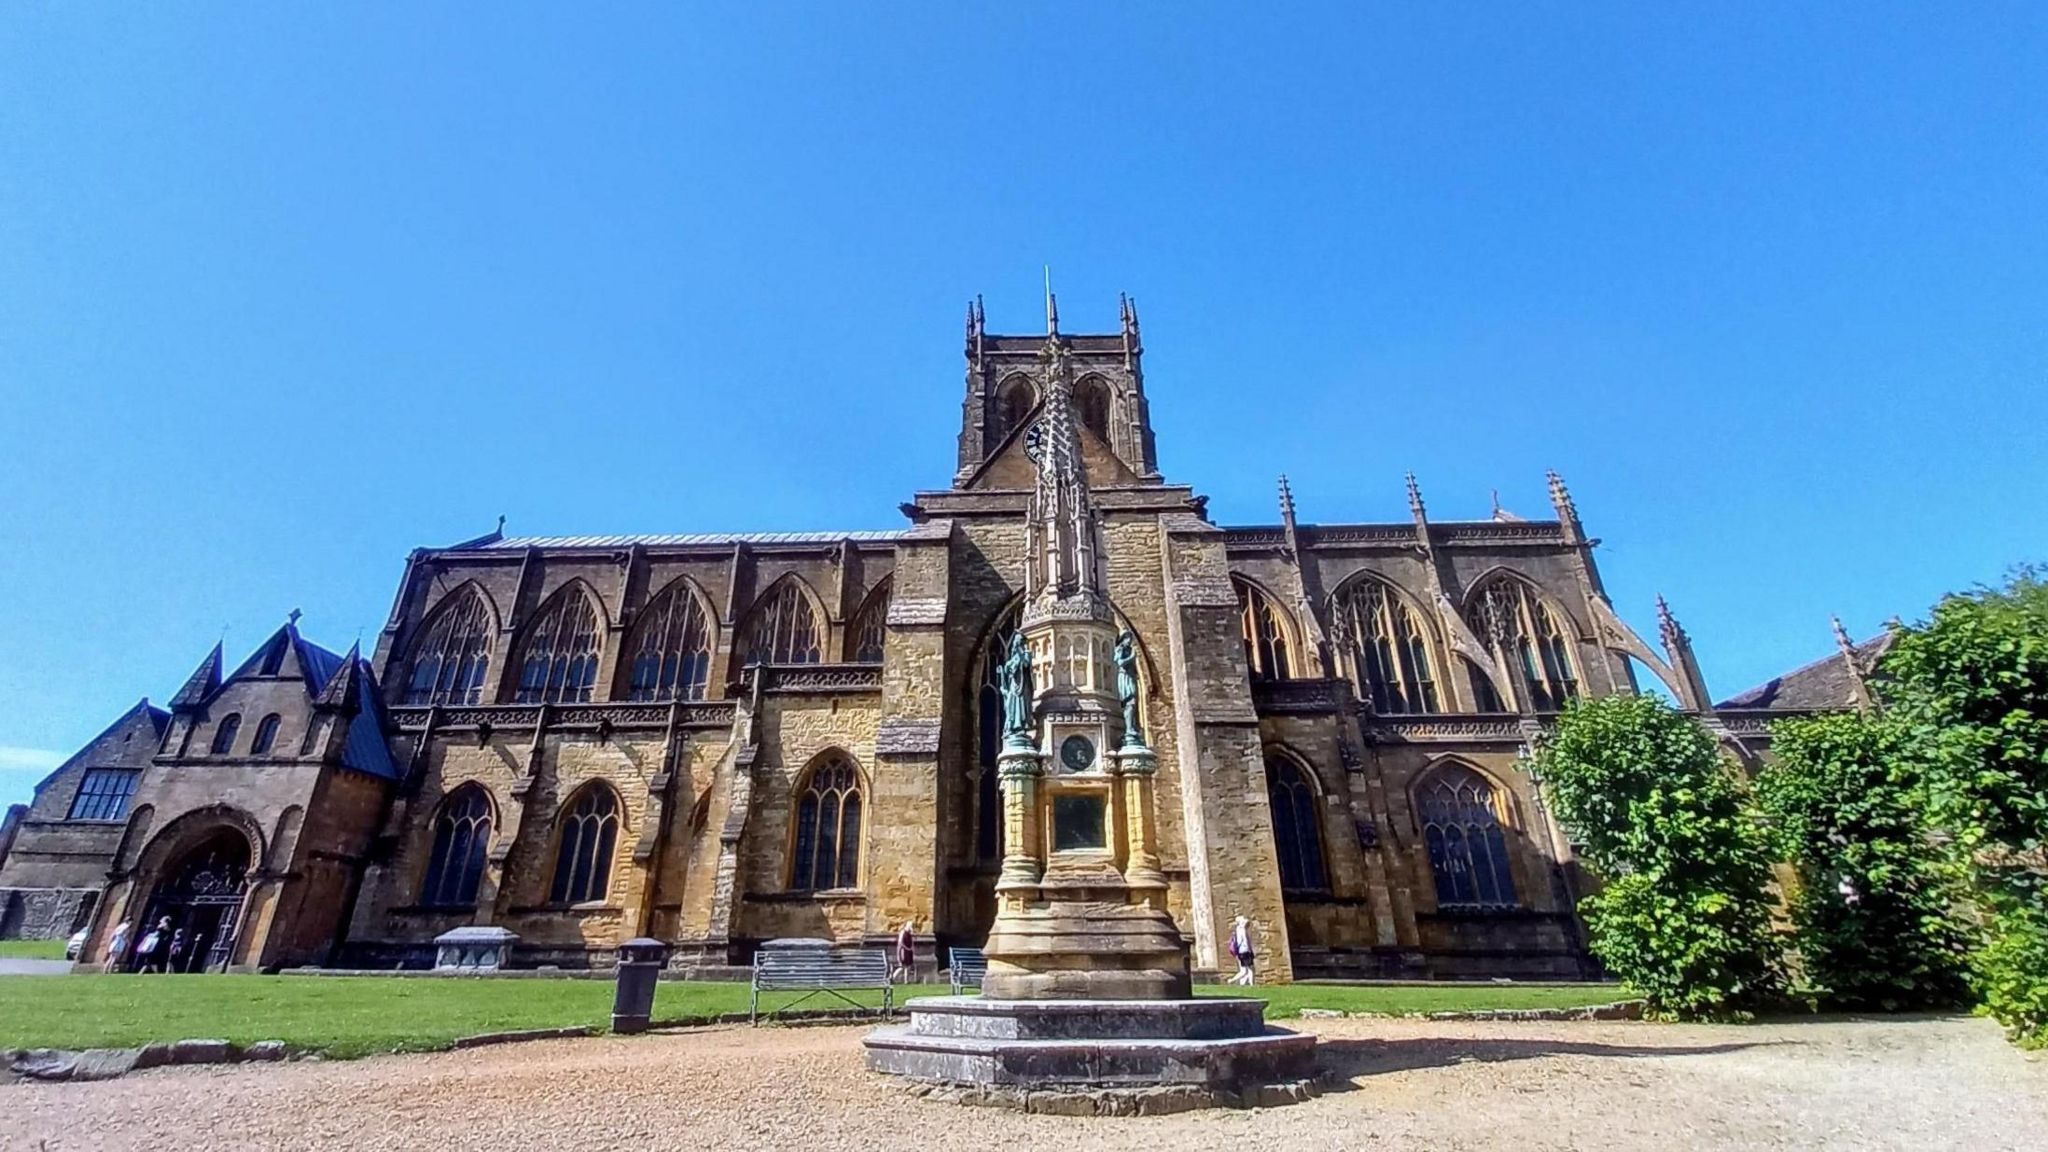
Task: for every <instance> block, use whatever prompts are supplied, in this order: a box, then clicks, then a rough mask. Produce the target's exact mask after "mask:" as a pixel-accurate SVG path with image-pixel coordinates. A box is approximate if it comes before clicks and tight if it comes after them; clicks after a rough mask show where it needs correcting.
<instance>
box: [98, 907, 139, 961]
mask: <svg viewBox="0 0 2048 1152" xmlns="http://www.w3.org/2000/svg"><path fill="white" fill-rule="evenodd" d="M133 927H134V925H132V924H130V923H129V922H128V921H126V920H123V921H121V922H120V923H119V924H116V925H114V934H113V935H112V936H110V937H108V938H107V951H106V954H105V955H103V956H101V957H100V971H102V972H119V971H120V970H121V959H122V954H123V953H125V952H127V951H128V932H129V930H130V929H131V928H133Z"/></svg>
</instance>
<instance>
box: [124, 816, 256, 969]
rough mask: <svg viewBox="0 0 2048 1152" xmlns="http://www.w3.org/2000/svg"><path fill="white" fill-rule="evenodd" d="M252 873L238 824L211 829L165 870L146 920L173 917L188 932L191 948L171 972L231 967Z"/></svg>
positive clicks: (175, 924)
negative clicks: (236, 933) (244, 899)
mask: <svg viewBox="0 0 2048 1152" xmlns="http://www.w3.org/2000/svg"><path fill="white" fill-rule="evenodd" d="M248 875H249V841H248V838H247V837H245V836H243V835H242V834H241V833H240V832H237V831H235V830H234V829H232V828H222V829H219V830H218V831H215V832H213V833H211V834H210V835H208V836H207V837H206V838H205V839H203V840H201V841H200V842H199V843H197V844H195V845H193V846H192V847H191V848H189V849H187V850H186V851H185V853H184V854H183V855H181V856H179V857H178V858H177V859H176V860H175V861H174V862H173V863H172V864H171V865H170V866H169V867H167V868H165V869H164V873H163V880H162V881H161V882H160V883H158V885H157V887H156V891H155V892H154V893H152V894H151V895H150V898H149V915H147V916H145V917H143V919H142V923H143V924H145V925H149V926H151V927H154V926H155V925H157V924H158V923H160V922H161V921H164V920H169V921H170V922H171V927H170V930H171V931H172V932H173V933H176V932H178V931H179V930H181V929H182V930H183V931H184V933H185V948H184V951H183V953H182V954H181V955H180V956H179V957H178V959H177V961H176V962H175V963H174V964H173V966H172V968H171V971H173V972H204V971H207V970H208V969H213V968H225V967H226V966H227V964H228V961H229V958H230V956H231V955H232V953H233V951H234V946H235V930H236V928H237V927H238V921H239V917H240V915H241V911H242V897H243V895H244V894H245V893H246V892H247V891H248ZM136 935H137V936H140V935H142V932H137V933H136Z"/></svg>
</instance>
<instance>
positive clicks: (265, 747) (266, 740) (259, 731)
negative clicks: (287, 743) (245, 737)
mask: <svg viewBox="0 0 2048 1152" xmlns="http://www.w3.org/2000/svg"><path fill="white" fill-rule="evenodd" d="M279 723H280V721H279V720H278V715H277V713H275V712H272V713H271V714H270V715H268V716H265V717H264V718H263V719H262V720H260V721H258V722H257V724H256V739H255V740H253V741H251V742H250V744H249V755H251V756H261V755H263V754H264V753H265V752H268V751H270V746H271V745H273V744H275V743H277V728H278V724H279Z"/></svg>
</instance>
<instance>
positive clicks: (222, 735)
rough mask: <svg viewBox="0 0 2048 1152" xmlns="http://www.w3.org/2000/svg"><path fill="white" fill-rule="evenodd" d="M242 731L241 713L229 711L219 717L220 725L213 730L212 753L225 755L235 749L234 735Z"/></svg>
mask: <svg viewBox="0 0 2048 1152" xmlns="http://www.w3.org/2000/svg"><path fill="white" fill-rule="evenodd" d="M241 731H242V714H241V713H240V712H230V713H228V714H227V715H225V716H223V717H221V718H220V727H218V728H215V729H214V730H213V745H212V748H213V754H214V755H215V756H226V755H227V754H228V753H230V752H233V751H234V750H235V737H236V736H238V735H240V734H241Z"/></svg>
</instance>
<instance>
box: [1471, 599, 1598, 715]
mask: <svg viewBox="0 0 2048 1152" xmlns="http://www.w3.org/2000/svg"><path fill="white" fill-rule="evenodd" d="M1466 616H1467V620H1468V621H1469V622H1470V623H1471V625H1472V630H1473V631H1475V632H1477V633H1478V634H1479V638H1480V639H1481V640H1483V641H1485V642H1486V643H1487V644H1489V645H1491V646H1493V648H1494V650H1495V651H1496V652H1502V653H1504V654H1505V655H1506V656H1507V663H1508V664H1509V665H1510V666H1511V667H1513V668H1514V669H1515V670H1516V672H1518V673H1519V674H1520V675H1521V677H1522V682H1523V683H1524V684H1525V685H1527V687H1528V689H1529V699H1530V702H1531V703H1532V704H1533V705H1534V707H1535V709H1536V711H1538V712H1555V711H1558V710H1559V709H1561V708H1563V707H1564V705H1565V702H1566V701H1567V700H1570V699H1571V698H1573V697H1574V696H1577V695H1578V694H1579V683H1578V676H1577V675H1576V673H1575V672H1574V671H1573V667H1572V656H1571V639H1570V636H1569V634H1568V633H1567V632H1566V631H1565V629H1564V626H1563V622H1562V621H1561V620H1560V618H1559V616H1558V614H1557V612H1556V611H1554V610H1553V609H1552V608H1551V607H1550V605H1548V604H1546V603H1544V602H1543V598H1542V597H1540V596H1538V595H1537V594H1536V590H1535V589H1534V588H1532V587H1530V586H1529V585H1528V584H1527V583H1525V582H1524V581H1522V580H1519V579H1517V578H1515V577H1513V576H1509V575H1507V574H1505V573H1503V574H1500V575H1497V576H1495V577H1493V578H1492V579H1491V580H1488V581H1487V582H1486V583H1485V584H1483V585H1481V586H1480V588H1479V590H1478V592H1477V594H1476V595H1475V596H1474V597H1473V598H1472V601H1471V607H1470V608H1469V609H1467V612H1466ZM1474 680H1475V681H1476V682H1477V683H1478V684H1479V697H1480V710H1481V711H1484V712H1503V711H1507V710H1508V709H1507V706H1506V702H1505V701H1503V700H1501V699H1500V697H1499V694H1498V693H1496V692H1495V691H1494V690H1493V686H1492V684H1491V683H1489V682H1488V681H1487V680H1486V678H1485V677H1484V676H1475V677H1474Z"/></svg>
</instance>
